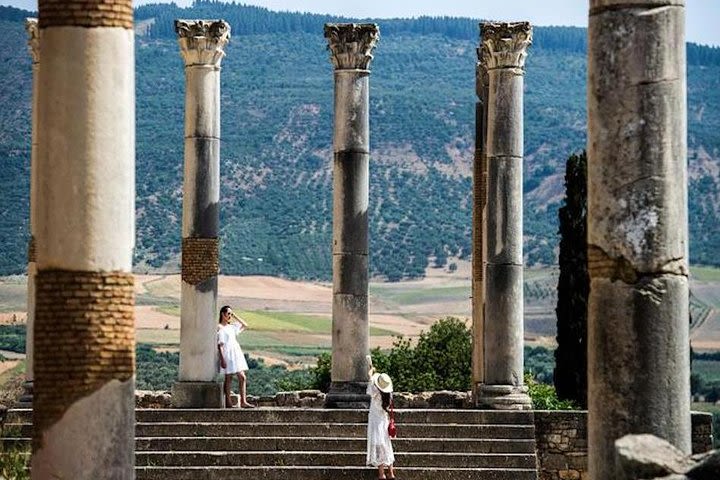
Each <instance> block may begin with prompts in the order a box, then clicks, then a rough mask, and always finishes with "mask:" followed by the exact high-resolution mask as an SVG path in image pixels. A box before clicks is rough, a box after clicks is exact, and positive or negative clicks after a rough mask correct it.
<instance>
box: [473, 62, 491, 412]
mask: <svg viewBox="0 0 720 480" xmlns="http://www.w3.org/2000/svg"><path fill="white" fill-rule="evenodd" d="M477 54H478V62H477V64H476V65H475V93H476V94H477V97H478V101H477V102H476V103H475V156H474V159H473V219H472V222H473V225H472V232H473V252H472V321H473V329H472V332H473V350H472V380H473V399H474V401H475V403H477V398H478V389H479V388H480V386H481V385H482V384H483V383H484V380H485V345H484V337H485V334H484V331H485V261H486V259H485V257H486V252H485V247H484V245H485V240H486V239H485V237H486V234H487V226H486V211H485V206H486V204H487V159H486V156H485V150H486V148H485V147H486V143H487V141H486V140H487V102H488V93H489V92H488V87H489V78H488V71H487V67H486V66H485V63H484V62H483V56H482V49H481V48H478V49H477Z"/></svg>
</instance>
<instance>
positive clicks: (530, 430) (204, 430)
mask: <svg viewBox="0 0 720 480" xmlns="http://www.w3.org/2000/svg"><path fill="white" fill-rule="evenodd" d="M366 434H367V425H366V424H364V423H349V424H348V423H257V424H252V423H218V422H211V423H138V424H137V425H136V428H135V436H136V437H192V436H199V437H230V436H238V437H270V436H273V437H350V438H358V437H360V438H365V436H366ZM398 436H399V437H400V438H423V437H430V438H485V439H495V438H504V439H533V438H535V428H534V427H533V426H528V425H435V424H422V423H411V424H408V423H399V424H398Z"/></svg>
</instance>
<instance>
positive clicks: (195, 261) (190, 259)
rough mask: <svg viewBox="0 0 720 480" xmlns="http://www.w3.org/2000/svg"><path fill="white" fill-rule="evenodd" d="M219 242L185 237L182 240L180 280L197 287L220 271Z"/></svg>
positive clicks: (215, 239) (212, 239)
mask: <svg viewBox="0 0 720 480" xmlns="http://www.w3.org/2000/svg"><path fill="white" fill-rule="evenodd" d="M219 245H220V242H219V241H218V239H217V238H197V237H187V238H183V240H182V280H183V282H185V283H187V284H189V285H198V284H200V283H202V282H204V281H205V280H208V279H210V278H212V277H215V276H217V274H218V272H219V271H220V254H219V249H220V248H219Z"/></svg>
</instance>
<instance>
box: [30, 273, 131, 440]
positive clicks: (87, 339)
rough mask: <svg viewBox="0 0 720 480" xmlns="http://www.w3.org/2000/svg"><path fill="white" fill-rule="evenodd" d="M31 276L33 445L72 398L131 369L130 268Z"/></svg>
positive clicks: (127, 377) (126, 374)
mask: <svg viewBox="0 0 720 480" xmlns="http://www.w3.org/2000/svg"><path fill="white" fill-rule="evenodd" d="M36 282H37V284H36V285H37V299H36V306H35V350H34V355H35V366H34V367H35V383H34V385H33V388H34V396H35V401H34V403H35V410H34V412H33V422H34V424H35V428H34V430H33V432H34V433H33V451H36V450H38V449H40V448H41V447H42V434H43V432H44V431H45V430H47V429H49V428H50V427H52V425H54V424H55V423H56V422H57V421H58V420H59V419H60V418H61V417H62V416H63V414H64V413H65V411H66V410H67V409H68V408H70V406H72V405H73V404H74V403H75V402H77V401H78V400H79V399H81V398H83V397H86V396H88V395H90V394H92V393H93V392H95V391H97V390H99V389H100V388H101V387H102V386H103V385H105V384H106V383H108V382H110V381H111V380H119V381H121V382H126V381H128V380H130V379H132V377H133V375H134V372H135V321H134V305H135V291H134V279H133V275H132V274H130V273H121V272H111V273H100V272H73V271H66V270H41V271H39V272H38V274H37V280H36ZM88 415H91V413H90V412H88Z"/></svg>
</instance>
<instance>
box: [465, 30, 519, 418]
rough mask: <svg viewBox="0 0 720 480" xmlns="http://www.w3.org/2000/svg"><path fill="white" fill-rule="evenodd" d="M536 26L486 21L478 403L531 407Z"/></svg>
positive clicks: (500, 406)
mask: <svg viewBox="0 0 720 480" xmlns="http://www.w3.org/2000/svg"><path fill="white" fill-rule="evenodd" d="M531 41H532V28H531V27H530V24H529V23H527V22H520V23H483V24H482V45H481V53H482V57H483V63H484V64H485V67H486V68H487V72H488V99H487V145H486V147H485V148H486V150H485V155H486V158H487V160H486V161H487V205H486V211H487V217H486V222H487V234H486V240H487V243H486V245H485V249H486V252H487V265H486V269H485V298H486V301H485V320H484V330H483V333H484V349H483V350H484V358H485V368H484V373H485V378H484V384H483V385H482V386H480V388H479V391H478V398H477V404H478V405H479V406H482V407H487V408H498V409H529V408H530V407H531V405H530V397H529V396H528V395H527V387H525V386H524V385H523V252H522V244H523V223H522V205H523V202H522V162H523V75H524V66H525V57H526V56H527V48H528V46H529V45H530V43H531Z"/></svg>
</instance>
